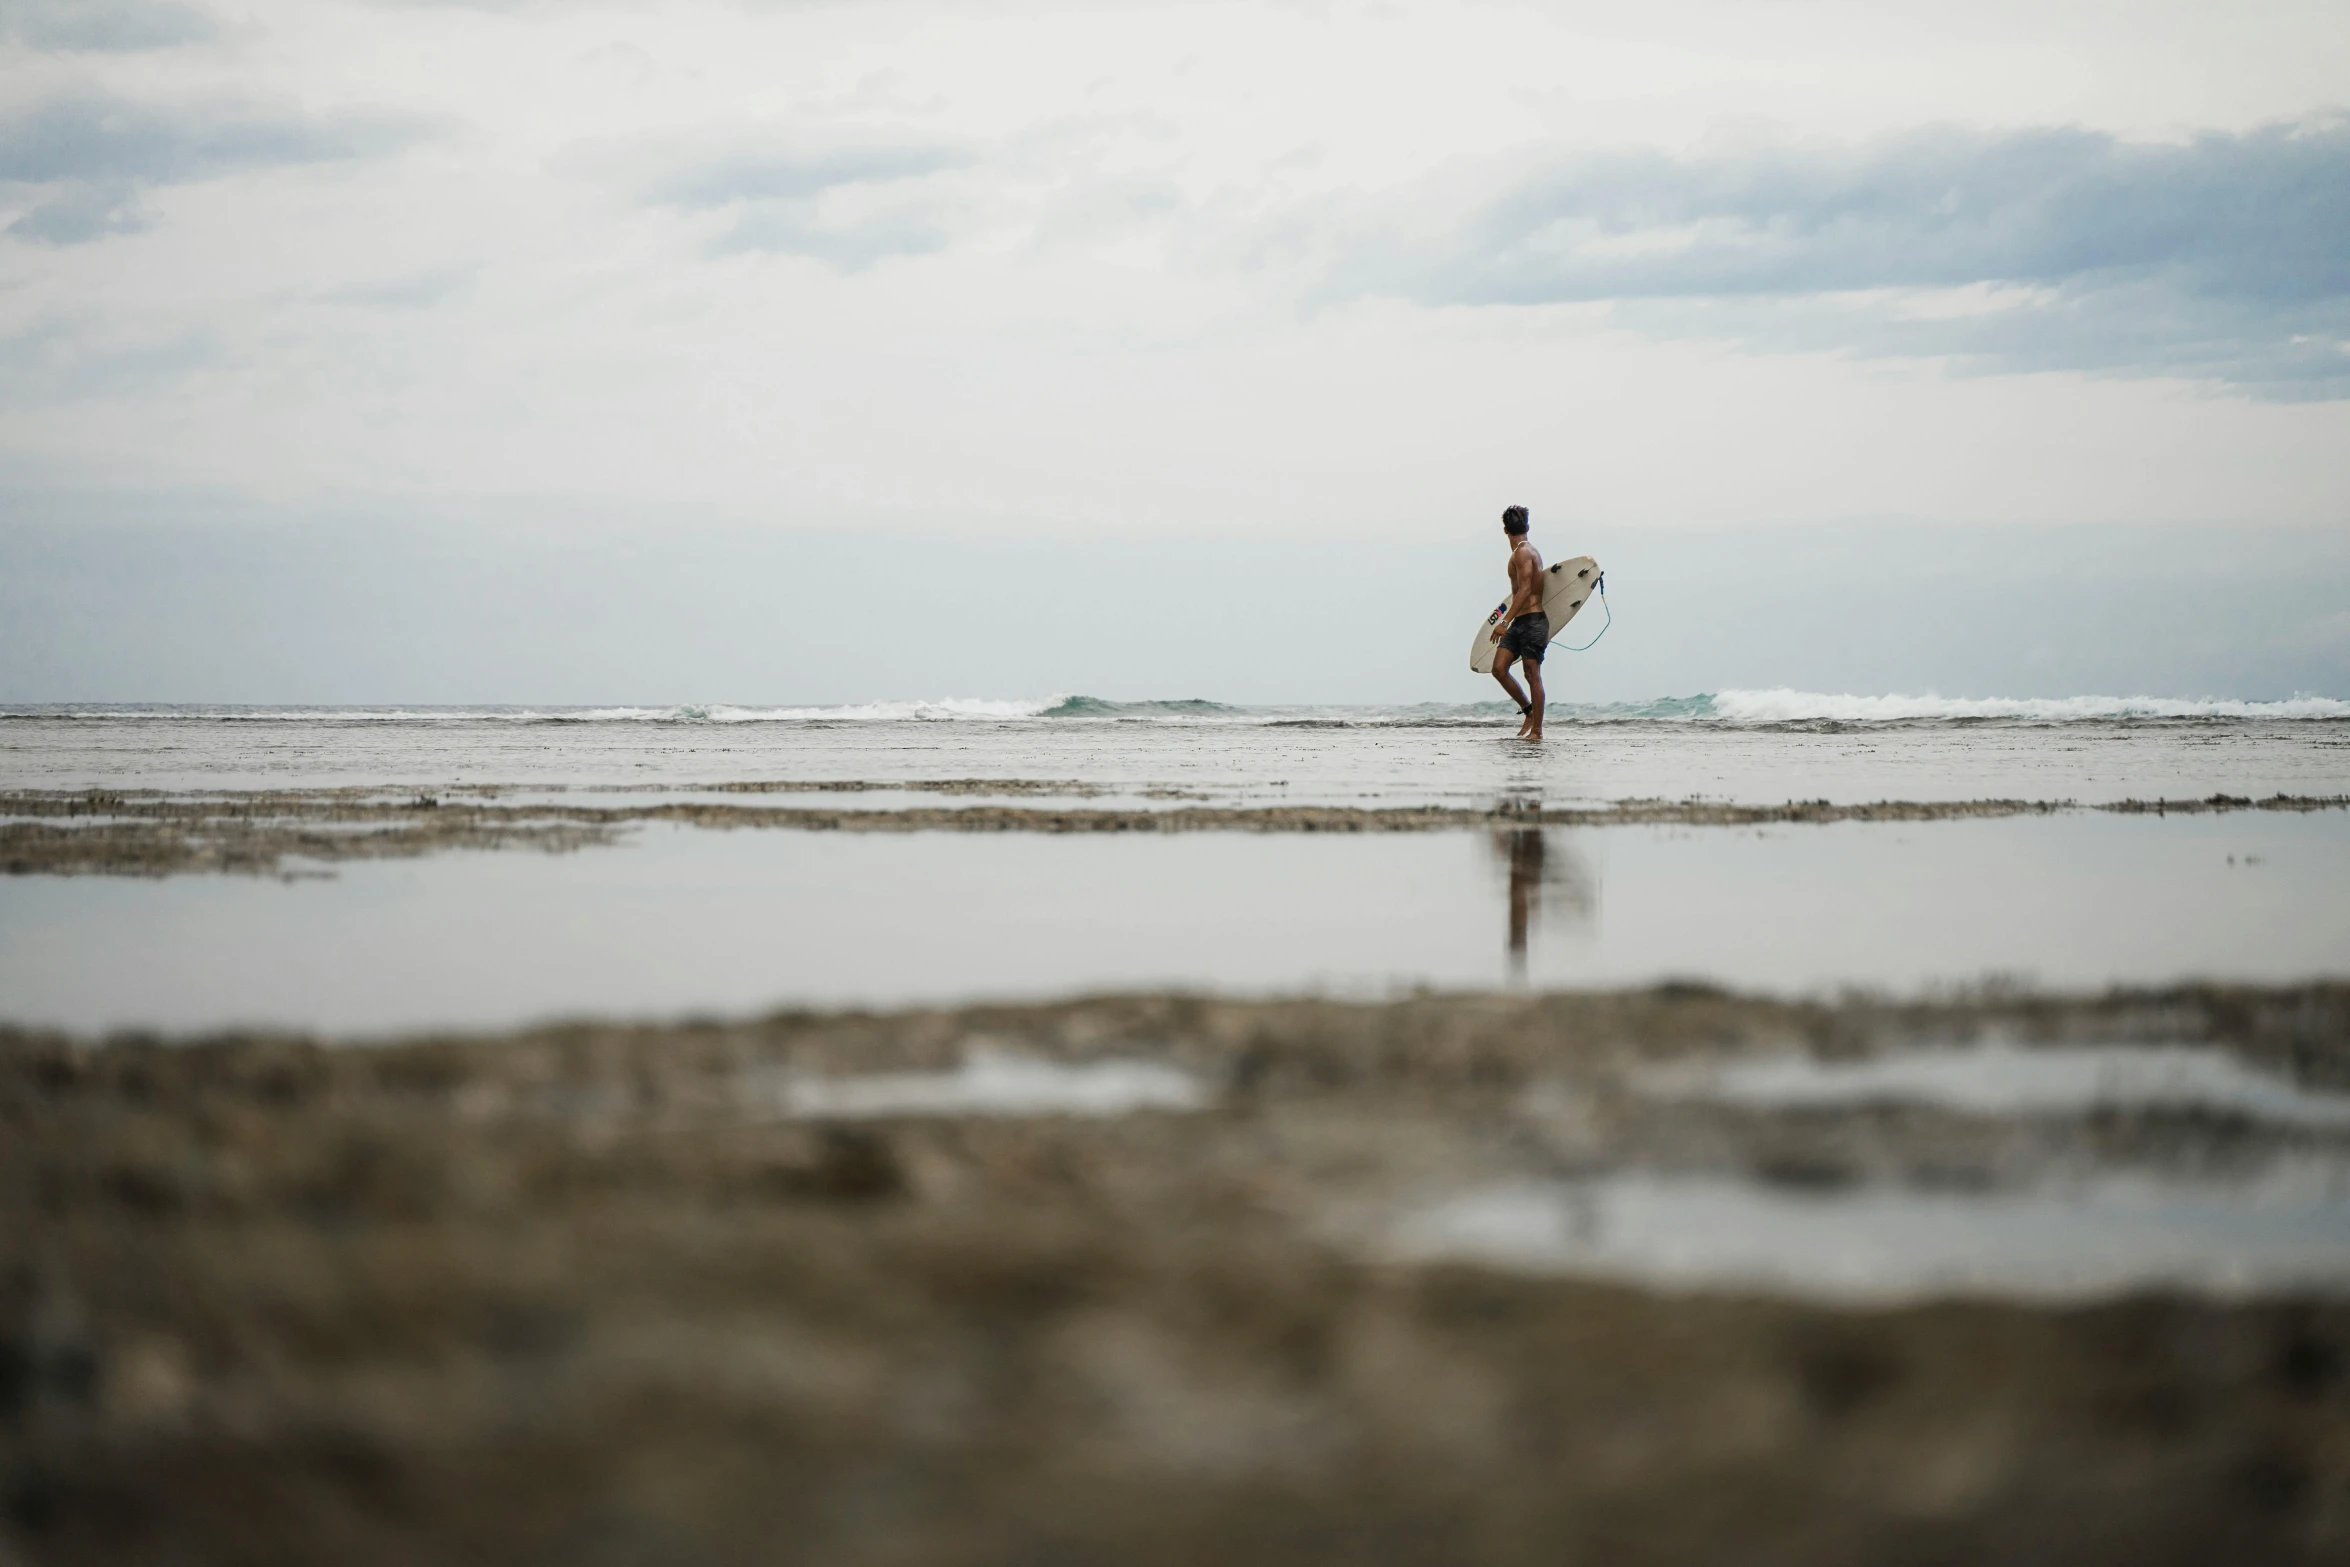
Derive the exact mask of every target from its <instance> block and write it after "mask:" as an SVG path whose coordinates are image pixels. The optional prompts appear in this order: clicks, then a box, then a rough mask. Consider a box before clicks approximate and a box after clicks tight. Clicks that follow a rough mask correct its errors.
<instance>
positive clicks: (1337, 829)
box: [0, 779, 2350, 876]
mask: <svg viewBox="0 0 2350 1567" xmlns="http://www.w3.org/2000/svg"><path fill="white" fill-rule="evenodd" d="M1072 787H1073V786H1069V785H1064V784H1058V783H1053V782H1049V781H1039V780H1029V779H992V780H981V779H958V780H948V781H940V782H933V783H927V784H908V783H903V782H898V783H871V784H864V783H842V782H833V783H824V782H815V783H788V782H768V783H762V784H757V785H745V784H736V785H726V786H711V787H710V788H708V789H700V788H697V789H696V790H695V791H693V792H697V793H701V792H721V791H722V792H750V791H753V790H755V791H757V792H782V791H788V790H799V789H809V790H830V791H844V790H859V789H865V788H872V789H877V790H878V789H893V790H894V789H933V790H944V791H947V792H952V793H983V792H992V793H999V794H1005V795H1022V794H1048V793H1055V792H1059V791H1061V790H1064V789H1071V788H1072ZM1074 789H1075V792H1079V793H1082V792H1083V786H1074ZM506 792H507V790H506V789H505V788H503V787H501V786H476V787H473V788H468V789H462V790H444V791H440V792H436V793H418V792H410V791H386V790H383V789H357V788H353V789H318V790H263V791H230V792H222V793H205V794H173V793H161V792H144V791H141V792H130V791H122V792H116V791H103V790H89V791H83V792H78V793H77V792H64V791H40V790H32V791H18V792H15V793H0V871H5V872H7V873H8V874H11V875H76V874H97V875H131V876H167V875H174V874H184V873H200V872H231V873H241V874H251V875H273V874H282V873H284V871H285V870H286V869H287V866H288V863H289V862H290V861H295V860H299V861H304V862H310V863H313V864H317V863H332V862H334V861H338V860H357V859H384V858H408V857H413V856H418V855H425V854H432V853H436V852H440V851H443V850H450V849H492V848H531V849H538V850H542V851H546V852H551V853H560V852H564V851H568V850H572V849H579V848H586V847H591V846H594V845H597V844H604V843H610V842H613V841H615V838H616V837H617V835H619V834H620V833H622V832H624V831H626V830H627V829H628V828H630V827H633V826H639V825H643V824H647V823H666V824H673V825H683V826H693V827H705V828H713V829H719V830H737V829H744V828H773V829H779V830H785V831H798V832H889V833H900V832H987V833H1005V832H1023V833H1057V834H1062V833H1181V832H1274V833H1391V832H1439V831H1447V830H1460V829H1465V828H1492V827H1542V826H1560V827H1608V826H1688V827H1756V826H1772V825H1787V824H1808V825H1825V824H1829V823H1836V822H1930V821H1957V820H1983V819H1992V818H2000V817H2013V816H2046V815H2053V814H2058V813H2062V812H2072V811H2083V810H2087V811H2098V812H2107V813H2114V814H2121V815H2158V816H2159V815H2207V814H2212V813H2226V812H2234V811H2273V812H2293V813H2307V812H2312V811H2333V810H2341V809H2344V808H2350V796H2345V795H2323V796H2313V795H2287V794H2276V795H2271V796H2268V797H2267V798H2263V799H2254V798H2251V797H2249V796H2241V795H2227V794H2214V795H2210V796H2208V797H2206V798H2203V799H2200V800H2162V799H2155V800H2139V799H2123V800H2116V801H2109V802H2105V803H2101V804H2091V805H2082V804H2080V803H2079V802H2076V801H2071V800H2004V799H2003V800H1879V801H1874V802H1869V803H1864V804H1842V805H1840V804H1835V803H1832V802H1830V801H1828V800H1804V801H1795V800H1791V801H1788V802H1786V803H1785V804H1782V805H1735V804H1724V803H1719V802H1711V801H1703V800H1683V801H1671V800H1620V801H1617V802H1614V803H1613V804H1611V805H1606V806H1600V807H1591V808H1577V807H1559V806H1548V807H1546V806H1542V805H1540V804H1536V803H1528V804H1522V805H1520V804H1509V803H1505V804H1503V805H1500V806H1497V807H1494V808H1490V809H1477V810H1471V809H1465V808H1455V807H1445V806H1405V807H1396V808H1377V807H1354V806H1327V805H1297V806H1198V805H1181V806H1168V807H1164V808H1157V809H1146V810H1117V809H1083V808H1055V807H1039V806H1010V805H972V806H960V807H938V806H907V807H901V808H897V809H890V810H856V809H830V808H803V807H789V806H752V805H735V804H729V803H712V802H709V801H700V800H697V801H676V802H665V801H654V802H651V803H645V802H637V803H628V804H613V805H577V804H570V803H565V802H562V801H559V800H549V799H543V798H542V799H535V800H532V801H528V802H520V803H515V802H508V801H506V800H503V799H502V798H500V797H501V796H502V795H503V794H505V793H506ZM541 792H544V791H541ZM554 792H556V793H560V792H561V791H554Z"/></svg>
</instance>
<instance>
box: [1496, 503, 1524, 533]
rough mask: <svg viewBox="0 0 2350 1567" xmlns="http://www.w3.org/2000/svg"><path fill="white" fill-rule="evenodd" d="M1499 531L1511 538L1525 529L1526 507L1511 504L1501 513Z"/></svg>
mask: <svg viewBox="0 0 2350 1567" xmlns="http://www.w3.org/2000/svg"><path fill="white" fill-rule="evenodd" d="M1501 531H1502V532H1504V533H1506V534H1508V535H1510V536H1511V537H1512V538H1515V537H1517V536H1518V535H1519V534H1521V533H1523V532H1525V531H1526V508H1525V507H1523V506H1512V507H1511V508H1510V509H1509V510H1508V511H1505V512H1503V513H1502V514H1501Z"/></svg>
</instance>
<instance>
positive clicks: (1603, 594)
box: [1559, 571, 1616, 653]
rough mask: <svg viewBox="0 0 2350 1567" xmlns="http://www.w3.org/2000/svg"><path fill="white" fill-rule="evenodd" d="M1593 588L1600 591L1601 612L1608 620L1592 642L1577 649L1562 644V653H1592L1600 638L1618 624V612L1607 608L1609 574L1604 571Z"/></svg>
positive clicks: (1571, 645)
mask: <svg viewBox="0 0 2350 1567" xmlns="http://www.w3.org/2000/svg"><path fill="white" fill-rule="evenodd" d="M1592 586H1593V587H1595V588H1597V589H1598V590H1599V608H1600V612H1601V613H1602V614H1604V615H1606V616H1607V619H1606V620H1604V621H1602V622H1601V623H1600V627H1599V634H1598V636H1594V637H1593V638H1592V639H1591V640H1590V641H1588V642H1586V643H1584V644H1583V645H1582V646H1581V647H1576V646H1575V645H1574V644H1573V643H1571V642H1562V643H1560V644H1559V651H1560V652H1562V653H1588V652H1590V651H1591V650H1592V649H1593V648H1595V647H1597V646H1599V638H1600V637H1604V636H1606V635H1607V628H1608V627H1610V626H1612V625H1614V624H1615V623H1616V612H1615V611H1614V610H1612V609H1609V608H1608V606H1607V573H1606V572H1604V571H1603V572H1601V573H1600V574H1599V580H1598V581H1597V582H1595V583H1593V584H1592Z"/></svg>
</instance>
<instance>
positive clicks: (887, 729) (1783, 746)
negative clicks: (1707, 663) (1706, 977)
mask: <svg viewBox="0 0 2350 1567" xmlns="http://www.w3.org/2000/svg"><path fill="white" fill-rule="evenodd" d="M1726 695H1729V694H1726ZM1748 695H1754V696H1767V695H1772V694H1771V693H1749V694H1748ZM1777 695H1780V696H1794V695H1799V693H1780V694H1777ZM1691 700H1692V701H1696V702H1703V703H1705V704H1707V706H1706V708H1705V711H1706V712H1708V713H1711V712H1712V711H1713V707H1714V703H1715V699H1710V698H1700V699H1691ZM1882 701H1883V699H1873V698H1872V699H1862V698H1820V699H1817V700H1815V701H1813V702H1811V703H1809V704H1808V705H1807V704H1804V703H1792V704H1789V703H1785V702H1781V703H1779V704H1777V705H1776V706H1770V705H1764V706H1761V707H1759V708H1758V709H1757V710H1758V711H1759V712H1760V713H1762V714H1763V715H1764V716H1763V717H1762V718H1759V719H1726V718H1721V717H1714V716H1701V717H1691V716H1681V717H1655V716H1627V712H1628V711H1629V712H1634V713H1645V712H1648V711H1650V710H1651V709H1655V708H1657V707H1659V706H1660V704H1650V705H1649V707H1648V708H1643V709H1639V710H1625V709H1576V708H1572V707H1568V708H1563V709H1561V710H1560V711H1559V713H1558V714H1557V715H1556V720H1555V721H1554V723H1553V724H1552V726H1551V737H1550V740H1549V741H1548V743H1546V744H1545V745H1543V746H1541V747H1532V746H1527V745H1523V744H1520V743H1518V742H1516V741H1515V740H1513V739H1511V738H1510V731H1511V729H1512V728H1513V727H1514V719H1513V718H1512V717H1511V716H1510V715H1508V714H1507V712H1506V710H1504V709H1502V708H1501V707H1500V706H1499V704H1486V705H1485V706H1484V707H1482V708H1478V707H1464V708H1447V709H1394V708H1320V709H1249V710H1240V709H1219V710H1216V711H1213V712H1209V713H1205V714H1201V713H1196V712H1188V711H1183V710H1180V709H1179V710H1176V711H1171V712H1170V711H1164V710H1158V709H1153V710H1150V711H1148V712H1145V713H1124V714H1120V713H1118V712H1114V711H1113V712H1111V713H1109V714H1107V715H1105V716H1096V717H1072V718H1044V717H1003V716H989V715H988V713H987V711H986V709H987V708H989V707H992V706H1006V705H1010V704H981V705H980V707H981V709H982V711H980V712H978V713H965V714H963V715H962V716H943V715H942V716H932V717H923V716H896V717H878V718H852V717H842V716H830V717H827V716H822V712H821V710H818V716H814V717H795V718H790V719H767V720H758V721H743V722H734V721H723V720H719V719H713V718H708V717H685V716H657V715H656V716H626V712H627V711H633V710H624V712H623V715H622V716H611V714H612V710H586V711H585V713H584V715H583V714H573V715H570V716H565V715H562V714H555V715H552V716H550V715H544V714H528V713H516V712H508V713H505V714H504V715H503V716H500V715H493V714H489V713H484V712H448V711H436V710H429V709H428V710H420V711H413V712H410V711H400V710H388V711H380V712H375V713H373V714H372V715H371V714H369V713H367V712H364V711H344V712H340V713H324V712H318V711H314V710H304V709H250V710H239V711H240V712H241V714H242V716H226V717H223V716H219V715H218V714H214V715H211V716H205V715H192V714H189V713H186V712H183V711H179V710H166V709H152V710H134V711H121V710H89V713H90V714H91V715H92V716H80V717H69V716H62V715H61V713H60V712H59V711H58V710H54V709H39V710H36V709H22V708H19V709H14V710H7V711H0V789H5V788H39V789H86V788H107V789H132V788H140V789H262V788H281V787H297V786H299V787H318V786H329V785H356V786H366V787H392V788H414V789H437V788H449V787H456V786H462V785H512V786H521V787H522V788H523V789H525V790H526V791H535V792H545V791H550V790H557V789H561V790H574V791H576V790H583V789H595V790H598V791H610V790H613V789H645V790H662V791H673V790H691V789H692V788H693V787H694V786H695V785H698V784H714V783H725V782H739V781H746V780H775V779H793V780H844V779H854V780H865V781H872V782H881V783H902V782H904V781H906V780H909V779H957V778H973V777H980V778H1017V779H1058V780H1077V781H1081V782H1083V783H1084V784H1086V785H1087V786H1089V787H1090V788H1091V789H1093V790H1095V791H1098V792H1097V793H1095V794H1094V795H1092V796H1091V798H1093V799H1094V801H1095V803H1099V804H1128V803H1140V804H1149V803H1164V802H1163V800H1160V799H1155V798H1154V796H1153V793H1152V791H1176V792H1177V793H1178V794H1180V795H1181V796H1183V797H1187V798H1204V799H1209V800H1214V801H1216V802H1218V803H1225V804H1261V803H1271V804H1284V803H1289V804H1309V803H1310V804H1353V805H1360V804H1377V805H1413V804H1422V803H1429V804H1442V805H1456V806H1474V807H1483V806H1488V805H1491V804H1492V803H1493V802H1494V801H1496V800H1500V799H1514V800H1542V801H1544V802H1546V803H1549V804H1554V805H1568V804H1589V803H1595V802H1602V801H1612V800H1620V799H1639V798H1663V799H1673V800H1680V799H1687V798H1690V797H1693V796H1694V797H1703V798H1706V799H1712V800H1726V801H1735V802H1740V803H1761V804H1777V803H1781V802H1783V801H1786V800H1790V799H1804V800H1811V799H1829V800H1834V801H1837V802H1839V803H1850V802H1859V801H1870V800H1881V799H1897V800H1952V799H1983V798H2021V799H2031V800H2064V799H2079V800H2084V801H2091V802H2097V801H2107V800H2118V799H2124V798H2131V797H2137V798H2156V797H2162V798H2170V799H2185V798H2197V799H2199V798H2202V797H2205V796H2208V795H2211V794H2216V793H2224V794H2235V795H2253V796H2265V795H2269V794H2274V793H2286V794H2315V795H2328V794H2345V793H2350V718H2328V717H2314V718H2282V717H2276V716H2252V717H2213V716H2189V717H2173V718H2118V717H2111V716H2103V717H2089V718H2074V719H2065V720H2061V721H2060V720H2054V719H2046V718H2029V717H2020V718H2001V717H1971V716H1953V717H1943V718H1916V717H1906V718H1894V719H1891V720H1887V721H1855V720H1852V719H1849V718H1835V717H1828V716H1813V717H1800V716H1798V717H1791V718H1790V717H1784V716H1772V715H1783V714H1802V713H1805V712H1807V711H1809V712H1815V713H1817V714H1821V715H1824V714H1829V713H1835V712H1841V711H1844V710H1846V708H1848V707H1852V705H1853V704H1856V703H1861V704H1865V703H1868V702H1876V703H1879V705H1880V706H1881V705H1882ZM2011 705H2012V704H2011ZM2178 705H2180V704H2174V706H2178ZM1662 706H1671V704H1662ZM1943 706H1944V707H1945V708H1949V709H1950V710H1951V711H1953V712H1955V713H1964V712H1965V711H1966V706H1965V704H1943ZM2184 706H2185V707H2186V708H2188V709H2190V710H2192V709H2194V708H2195V707H2196V705H2195V704H2184ZM2232 706H2234V707H2242V706H2244V704H2232ZM2334 708H2342V709H2343V711H2344V712H2345V713H2350V706H2345V704H2341V703H2334V704H2330V706H2321V707H2320V708H2313V709H2312V711H2325V712H2330V711H2332V710H2333V709H2334ZM1854 710H1855V711H1860V710H1869V711H1874V710H1875V709H1865V708H1854ZM2026 710H2027V711H2029V710H2030V709H2028V708H2027V709H2026ZM2279 710H2281V709H2280V708H2279V707H2278V706H2277V705H2271V706H2269V707H2254V708H2253V709H2252V711H2253V712H2254V713H2255V714H2256V715H2273V713H2275V712H2276V711H2279ZM2294 710H2295V711H2298V710H2299V709H2294ZM683 711H687V712H693V711H699V710H683ZM1902 711H1906V709H1904V710H1902ZM2089 711H2092V712H2101V711H2103V710H2102V709H2095V708H2092V709H2089ZM108 712H111V716H106V714H107V713H108ZM599 714H600V715H602V716H596V715H599ZM599 798H602V799H606V800H609V799H610V798H611V796H610V795H609V794H608V793H601V794H599ZM917 800H919V801H922V802H923V803H935V798H934V797H930V796H911V795H894V794H872V795H859V796H858V797H857V798H856V803H857V804H858V805H859V806H866V807H878V806H887V805H891V804H905V803H912V802H914V801H917Z"/></svg>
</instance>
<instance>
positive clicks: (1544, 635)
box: [1501, 610, 1550, 664]
mask: <svg viewBox="0 0 2350 1567" xmlns="http://www.w3.org/2000/svg"><path fill="white" fill-rule="evenodd" d="M1549 646H1550V617H1549V616H1548V615H1545V614H1544V613H1542V611H1540V610H1536V611H1535V612H1534V613H1533V614H1531V615H1520V616H1519V617H1518V618H1517V619H1515V620H1513V621H1511V622H1510V628H1509V630H1507V631H1505V632H1503V633H1502V634H1501V650H1502V651H1503V652H1504V653H1515V654H1517V655H1518V657H1520V658H1530V659H1532V660H1533V661H1534V662H1535V663H1537V664H1539V663H1541V662H1542V651H1543V649H1545V648H1547V647H1549Z"/></svg>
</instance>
